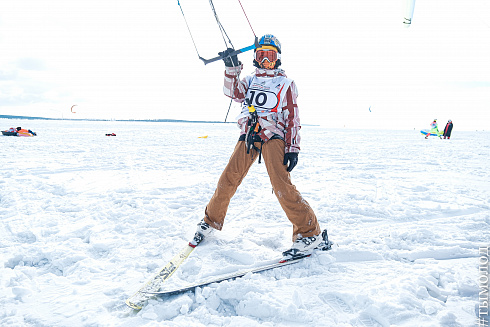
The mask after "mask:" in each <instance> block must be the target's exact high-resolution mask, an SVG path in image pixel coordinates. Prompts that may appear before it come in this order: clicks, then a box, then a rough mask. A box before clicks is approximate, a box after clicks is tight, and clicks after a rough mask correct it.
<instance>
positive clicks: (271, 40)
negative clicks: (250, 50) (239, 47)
mask: <svg viewBox="0 0 490 327" xmlns="http://www.w3.org/2000/svg"><path fill="white" fill-rule="evenodd" d="M258 45H259V48H260V47H268V48H273V49H276V50H277V52H278V54H277V57H276V58H275V60H273V61H272V62H273V63H274V64H273V68H271V69H275V68H277V67H279V66H280V65H281V42H279V40H278V39H277V37H275V36H274V35H272V34H265V35H264V36H262V37H261V38H260V40H259V43H258ZM255 53H257V49H255ZM267 59H268V60H269V62H270V61H271V60H270V59H271V58H267ZM253 63H254V66H255V67H258V68H264V67H263V66H262V63H259V62H258V61H257V60H256V59H255V56H254V61H253Z"/></svg>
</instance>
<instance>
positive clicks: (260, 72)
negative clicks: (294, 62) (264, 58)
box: [255, 68, 286, 77]
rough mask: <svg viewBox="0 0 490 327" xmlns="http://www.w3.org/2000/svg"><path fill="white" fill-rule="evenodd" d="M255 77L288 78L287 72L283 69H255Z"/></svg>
mask: <svg viewBox="0 0 490 327" xmlns="http://www.w3.org/2000/svg"><path fill="white" fill-rule="evenodd" d="M255 76H257V77H276V76H284V77H286V72H285V71H284V70H282V69H281V68H278V69H264V68H255Z"/></svg>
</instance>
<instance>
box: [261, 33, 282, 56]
mask: <svg viewBox="0 0 490 327" xmlns="http://www.w3.org/2000/svg"><path fill="white" fill-rule="evenodd" d="M259 45H271V46H273V47H274V48H276V49H277V52H279V53H281V42H279V40H278V39H277V37H275V36H274V35H272V34H266V35H264V36H262V37H261V38H260V40H259Z"/></svg>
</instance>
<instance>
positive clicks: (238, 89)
mask: <svg viewBox="0 0 490 327" xmlns="http://www.w3.org/2000/svg"><path fill="white" fill-rule="evenodd" d="M242 69H243V64H241V65H240V66H236V67H225V80H224V85H223V93H224V94H225V95H226V96H227V97H229V98H232V99H233V100H235V101H237V102H240V103H241V102H243V101H244V100H245V95H246V94H247V89H248V83H247V82H246V79H245V78H244V79H242V80H241V81H240V80H239V76H240V72H241V71H242Z"/></svg>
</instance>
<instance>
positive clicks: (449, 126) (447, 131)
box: [443, 119, 453, 140]
mask: <svg viewBox="0 0 490 327" xmlns="http://www.w3.org/2000/svg"><path fill="white" fill-rule="evenodd" d="M452 130H453V121H452V120H451V119H449V120H448V121H447V124H446V127H445V128H444V134H443V136H444V139H446V138H447V139H448V140H449V138H450V137H451V132H452Z"/></svg>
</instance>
